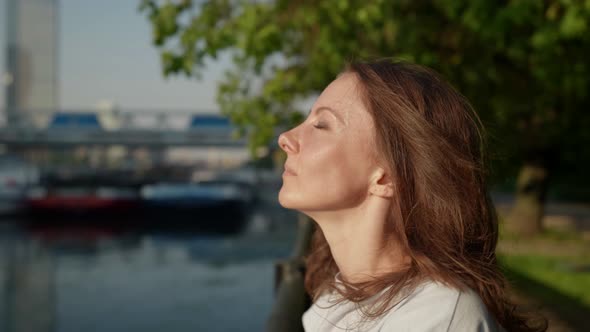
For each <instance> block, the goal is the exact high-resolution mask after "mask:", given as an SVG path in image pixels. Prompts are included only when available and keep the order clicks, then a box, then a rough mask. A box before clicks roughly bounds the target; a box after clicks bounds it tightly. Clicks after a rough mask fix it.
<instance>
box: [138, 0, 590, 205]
mask: <svg viewBox="0 0 590 332" xmlns="http://www.w3.org/2000/svg"><path fill="white" fill-rule="evenodd" d="M140 10H142V11H143V12H145V13H147V15H148V16H149V19H150V21H151V23H152V27H153V40H154V43H155V45H157V46H158V47H160V48H161V54H162V65H163V71H164V74H165V75H169V74H177V73H184V74H186V75H188V76H192V75H196V76H198V75H199V72H200V70H202V68H203V67H204V65H205V61H206V60H207V59H215V58H217V57H218V56H219V55H220V54H221V53H223V52H229V53H231V54H232V56H233V60H234V64H235V66H234V68H233V69H232V70H230V71H229V72H227V73H226V77H225V80H224V81H223V82H221V84H220V85H219V90H218V102H219V105H220V107H221V110H222V112H223V113H225V114H227V115H229V116H230V117H231V118H232V120H233V121H234V122H235V123H236V124H238V125H239V126H241V128H242V129H243V132H247V133H248V135H249V138H250V142H251V146H252V147H256V146H260V145H263V144H266V143H267V142H268V140H269V139H271V138H272V137H274V128H275V127H276V126H278V125H282V124H284V125H289V124H292V123H294V122H297V121H299V120H300V119H301V116H300V113H299V112H297V111H298V110H297V109H296V106H295V105H296V104H297V103H296V101H298V100H300V99H301V98H306V97H309V96H311V95H314V94H316V93H318V92H319V91H321V89H323V88H324V87H325V86H326V85H327V84H328V83H329V82H330V81H331V80H332V79H333V78H334V77H335V75H336V74H337V73H338V72H340V71H341V70H342V68H343V66H344V64H345V63H346V61H347V60H350V59H355V58H375V57H390V56H394V57H398V58H404V59H407V60H410V61H413V62H417V63H420V64H423V65H426V66H429V67H432V68H434V69H436V70H437V71H439V72H441V73H442V74H443V75H445V76H446V77H447V78H449V79H450V80H451V81H452V82H453V83H454V84H455V86H457V87H458V89H459V90H460V91H461V92H462V93H464V94H465V95H466V96H467V97H468V98H469V99H470V100H471V101H472V102H473V104H474V106H475V108H476V110H478V112H479V114H480V116H481V117H482V119H483V120H484V122H485V123H486V124H487V126H488V128H489V131H490V133H491V136H492V143H494V146H493V151H498V154H499V155H500V157H501V158H502V159H504V160H509V161H510V163H504V164H497V165H508V166H510V165H525V166H526V165H533V166H535V167H541V168H542V169H546V170H551V169H552V167H551V166H552V165H561V167H562V168H564V167H565V166H564V165H570V166H571V165H575V164H576V163H577V162H578V160H579V158H580V157H581V156H582V155H584V152H585V149H582V148H581V147H582V146H583V145H584V144H583V143H582V142H590V140H589V131H586V130H585V128H587V127H588V125H589V124H590V119H589V116H588V115H587V114H586V113H587V112H584V111H585V108H586V107H587V106H588V88H589V80H590V60H588V59H589V58H590V56H588V53H589V52H588V51H589V50H590V43H589V41H590V31H589V26H588V25H589V20H590V0H544V1H542V0H512V1H479V0H476V1H473V0H433V1H415V0H398V1H386V0H363V1H358V0H332V1H306V0H299V1H290V0H275V1H271V0H269V1H246V0H203V1H200V2H198V4H197V3H193V2H192V1H190V0H182V1H176V2H172V1H165V2H162V1H157V0H143V1H142V3H141V5H140ZM585 158H586V159H585V160H587V157H585ZM515 161H517V162H515ZM550 161H553V163H552V162H550ZM566 162H569V163H566ZM497 168H498V169H500V168H502V167H500V166H497ZM507 169H509V170H511V171H515V170H516V169H515V167H514V166H512V167H507ZM541 173H542V172H541ZM541 173H539V174H541ZM535 174H537V173H535ZM544 174H550V173H547V172H546V173H544ZM546 178H547V177H545V179H536V180H535V181H537V182H538V181H540V185H537V186H533V187H534V188H537V189H533V190H537V191H538V190H540V191H541V192H536V195H537V196H538V199H539V202H540V203H541V204H542V201H543V198H544V192H543V191H546V189H543V188H546V186H545V185H544V184H546ZM525 187H526V184H525ZM529 187H530V186H529ZM539 188H540V189H539ZM525 189H526V188H524V189H523V190H525Z"/></svg>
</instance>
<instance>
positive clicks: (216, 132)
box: [0, 111, 247, 148]
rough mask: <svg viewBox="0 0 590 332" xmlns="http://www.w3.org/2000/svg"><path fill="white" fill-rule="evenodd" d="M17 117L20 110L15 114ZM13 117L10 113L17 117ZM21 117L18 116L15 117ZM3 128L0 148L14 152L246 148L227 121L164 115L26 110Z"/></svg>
mask: <svg viewBox="0 0 590 332" xmlns="http://www.w3.org/2000/svg"><path fill="white" fill-rule="evenodd" d="M15 113H16V112H15ZM15 113H12V114H15ZM16 114H18V113H16ZM22 114H23V115H21V116H18V117H16V118H15V117H13V118H11V119H10V122H9V123H7V124H6V123H5V124H3V125H1V126H0V144H4V145H6V146H11V147H15V148H30V147H44V148H59V147H69V146H80V145H92V146H105V145H122V146H128V147H134V146H149V147H153V148H165V147H173V146H179V147H181V146H188V147H199V146H217V147H244V146H245V145H246V143H247V142H246V140H245V139H244V138H241V139H236V138H235V137H234V131H235V129H236V128H235V127H234V126H233V125H232V124H231V123H230V122H229V120H228V119H227V118H226V117H223V116H220V115H217V114H211V113H208V114H206V113H201V114H191V113H179V112H165V111H158V112H155V111H151V112H146V111H138V112H129V111H128V112H117V113H115V114H108V115H107V116H105V115H104V114H100V113H96V112H94V113H93V112H60V111H58V112H39V111H38V112H22Z"/></svg>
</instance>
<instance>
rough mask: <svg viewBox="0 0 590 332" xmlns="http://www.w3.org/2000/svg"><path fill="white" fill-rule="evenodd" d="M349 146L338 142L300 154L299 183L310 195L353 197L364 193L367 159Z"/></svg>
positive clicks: (366, 183) (350, 198) (351, 198)
mask: <svg viewBox="0 0 590 332" xmlns="http://www.w3.org/2000/svg"><path fill="white" fill-rule="evenodd" d="M353 147H354V146H352V145H350V144H338V145H334V146H330V147H327V148H323V149H313V150H309V151H310V153H309V154H308V155H305V156H304V155H302V158H301V161H302V165H301V166H302V169H301V173H300V175H301V177H300V180H301V181H302V183H300V185H301V186H304V187H305V189H307V190H306V191H308V192H309V194H312V195H313V196H316V197H325V198H326V199H332V200H338V199H342V200H344V201H347V200H348V201H349V200H355V199H356V198H358V197H361V196H363V195H364V194H366V191H367V189H368V188H367V187H368V174H367V169H366V161H367V159H366V157H365V156H364V155H360V154H359V153H360V151H357V150H356V149H354V148H353Z"/></svg>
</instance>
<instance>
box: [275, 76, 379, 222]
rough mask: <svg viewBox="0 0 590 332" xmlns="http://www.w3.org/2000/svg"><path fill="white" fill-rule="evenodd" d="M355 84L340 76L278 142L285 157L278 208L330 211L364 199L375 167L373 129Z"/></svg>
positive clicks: (354, 80)
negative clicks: (302, 118) (301, 119)
mask: <svg viewBox="0 0 590 332" xmlns="http://www.w3.org/2000/svg"><path fill="white" fill-rule="evenodd" d="M357 84H359V83H358V79H357V77H356V75H355V74H352V73H345V74H342V75H340V76H339V77H338V78H337V79H336V80H334V81H333V82H332V83H330V85H328V87H326V89H325V90H324V91H323V92H322V94H321V95H320V96H319V98H318V99H317V100H316V102H315V103H314V105H313V107H312V110H311V112H310V114H309V116H308V117H307V119H306V120H305V121H304V122H303V123H302V124H300V125H299V126H297V127H295V128H293V129H292V130H290V131H287V132H285V133H283V134H282V135H281V136H280V137H279V146H280V147H281V148H282V149H283V150H285V152H286V153H287V161H286V162H285V168H286V172H285V173H284V174H283V186H282V187H281V190H280V192H279V202H280V204H281V205H282V206H283V207H286V208H290V209H296V210H299V211H302V212H306V211H334V210H341V209H346V208H350V207H354V206H356V205H358V204H359V203H360V202H362V201H363V200H364V199H365V197H366V195H367V194H368V188H369V180H370V174H371V171H372V170H373V169H374V167H375V162H374V161H373V160H374V158H373V155H374V150H373V149H375V144H374V138H373V135H374V130H375V129H374V125H373V120H372V118H371V116H370V114H369V112H368V111H367V109H366V107H365V106H364V105H363V103H362V101H361V97H360V95H359V90H358V86H357Z"/></svg>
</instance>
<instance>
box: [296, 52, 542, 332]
mask: <svg viewBox="0 0 590 332" xmlns="http://www.w3.org/2000/svg"><path fill="white" fill-rule="evenodd" d="M344 72H348V73H353V74H355V75H356V77H357V79H358V81H359V84H358V87H359V89H360V94H361V97H362V98H363V102H364V105H365V106H366V108H367V109H368V110H369V113H370V114H371V116H372V119H373V121H374V124H375V128H376V131H375V137H374V139H375V142H376V150H377V153H378V154H379V155H380V157H381V158H380V160H381V162H382V163H383V164H384V166H385V167H386V168H387V169H388V170H389V171H390V174H391V175H392V178H393V182H394V183H395V188H396V194H395V195H394V198H392V208H391V211H390V213H389V216H390V220H388V225H387V226H388V229H389V230H390V234H387V236H389V239H391V241H396V245H398V246H400V247H401V249H402V251H403V252H406V253H407V254H408V256H409V258H410V263H409V264H408V265H407V266H406V267H405V268H404V269H403V270H401V271H395V272H391V273H390V274H386V275H382V276H379V277H378V278H373V280H370V281H364V282H361V283H354V284H353V283H349V282H346V281H344V283H343V285H344V288H343V287H338V286H337V285H336V283H335V280H334V276H335V274H336V273H337V272H338V267H337V265H336V263H335V261H334V258H333V257H332V254H331V252H330V248H329V246H328V243H327V241H326V238H325V237H324V234H323V233H322V231H321V229H320V228H319V227H317V225H316V229H315V232H314V235H313V238H312V244H311V250H310V253H309V255H308V256H307V257H306V258H305V259H306V266H307V268H306V270H307V272H306V276H305V288H306V290H307V291H308V293H309V294H310V295H311V296H312V298H313V299H314V300H316V299H317V298H318V297H319V296H320V295H321V294H322V293H323V292H324V291H336V292H338V293H340V295H342V300H349V301H352V302H355V303H357V304H358V303H360V302H362V301H364V300H366V299H368V298H369V297H372V296H374V295H375V294H376V293H377V291H378V290H384V289H387V291H385V292H383V293H381V294H380V295H379V296H380V298H379V299H380V301H377V303H378V304H377V305H374V306H372V307H371V309H370V310H368V309H366V308H362V307H360V306H359V308H360V309H361V312H362V313H363V316H364V317H365V318H376V317H379V316H381V315H382V314H384V313H385V312H386V311H388V310H390V309H391V308H392V307H393V306H394V305H395V304H396V303H397V302H398V301H399V295H400V294H407V292H408V291H411V290H413V289H415V287H417V286H418V285H419V284H420V283H421V282H423V281H425V280H433V281H438V282H441V283H443V284H445V285H447V286H449V287H452V288H456V289H459V290H464V289H466V288H469V289H472V290H474V291H475V292H476V293H477V294H479V296H480V297H481V299H482V301H483V303H484V304H485V305H486V307H487V308H488V310H489V311H490V313H491V314H493V316H494V317H495V318H496V320H497V321H498V323H499V324H501V325H502V326H503V327H504V328H505V329H507V330H508V331H545V330H546V328H547V324H546V322H545V321H542V322H540V321H539V322H533V321H532V320H530V319H529V318H528V316H525V315H524V314H523V313H521V312H520V311H518V310H516V309H517V308H516V306H515V305H513V304H512V303H511V302H510V300H509V298H508V294H507V291H506V287H507V282H506V280H505V278H504V276H503V274H502V273H501V271H500V268H499V267H498V263H497V260H496V253H495V251H496V244H497V241H498V219H497V216H496V214H495V209H494V207H493V205H492V202H491V199H490V197H489V193H488V191H487V189H486V181H485V177H486V170H485V168H484V164H485V162H484V161H485V156H484V153H483V152H484V146H485V139H484V135H483V133H484V128H483V125H482V123H481V121H480V119H479V117H478V116H477V114H476V113H475V112H474V110H473V108H472V107H471V105H470V104H469V102H468V101H467V99H466V98H464V97H463V96H462V95H461V94H460V93H458V92H457V91H456V90H455V89H454V88H453V87H452V86H451V85H450V84H449V83H447V82H446V81H445V80H443V79H442V78H441V77H440V76H439V75H437V74H436V73H435V72H434V71H432V70H430V69H427V68H424V67H421V66H418V65H415V64H411V63H407V62H403V61H397V60H391V59H383V60H378V61H373V62H352V63H350V64H349V65H348V66H347V68H346V69H345V70H344Z"/></svg>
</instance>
